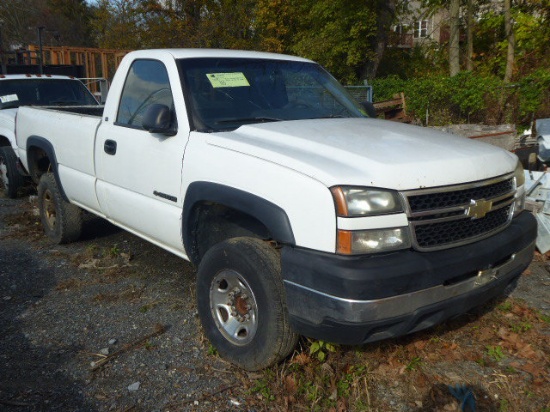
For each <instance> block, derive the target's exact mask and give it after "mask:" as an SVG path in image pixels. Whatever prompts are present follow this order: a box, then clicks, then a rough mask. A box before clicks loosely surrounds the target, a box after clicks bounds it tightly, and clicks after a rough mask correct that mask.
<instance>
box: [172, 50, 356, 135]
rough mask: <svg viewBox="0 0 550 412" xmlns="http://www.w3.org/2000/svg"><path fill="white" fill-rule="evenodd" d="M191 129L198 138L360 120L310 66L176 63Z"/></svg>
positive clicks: (339, 90) (347, 99) (341, 92)
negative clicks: (277, 124) (282, 124)
mask: <svg viewBox="0 0 550 412" xmlns="http://www.w3.org/2000/svg"><path fill="white" fill-rule="evenodd" d="M178 65H179V69H180V74H181V77H182V83H183V84H184V87H185V90H186V98H187V104H188V105H189V106H190V112H191V116H192V119H193V123H194V127H195V128H196V129H197V130H199V131H203V132H214V131H222V130H234V129H236V128H238V127H240V126H242V125H244V124H251V123H262V122H270V121H279V120H299V119H321V118H336V117H365V116H366V114H365V113H364V110H363V109H362V108H361V106H360V105H359V104H358V103H357V102H356V101H355V100H354V99H353V98H352V97H351V96H350V95H349V94H348V93H347V92H346V91H345V89H344V88H343V87H342V86H341V85H340V84H339V83H338V82H337V81H336V80H335V79H334V78H333V77H332V76H331V75H330V74H328V73H327V72H326V71H325V70H324V69H323V68H321V67H320V66H319V65H317V64H315V63H304V62H296V61H283V60H269V59H265V60H261V59H234V58H233V59H227V58H197V59H182V60H179V61H178Z"/></svg>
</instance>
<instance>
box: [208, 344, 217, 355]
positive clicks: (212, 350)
mask: <svg viewBox="0 0 550 412" xmlns="http://www.w3.org/2000/svg"><path fill="white" fill-rule="evenodd" d="M208 354H209V355H210V356H218V350H217V349H216V348H215V347H214V346H213V345H212V344H209V345H208Z"/></svg>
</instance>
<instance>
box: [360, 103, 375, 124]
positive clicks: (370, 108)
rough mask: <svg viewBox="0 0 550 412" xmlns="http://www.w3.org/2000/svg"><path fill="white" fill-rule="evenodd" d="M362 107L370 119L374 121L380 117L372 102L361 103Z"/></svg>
mask: <svg viewBox="0 0 550 412" xmlns="http://www.w3.org/2000/svg"><path fill="white" fill-rule="evenodd" d="M361 106H363V109H365V111H366V112H367V114H368V115H369V117H372V118H374V119H376V118H377V117H378V116H377V115H376V109H375V108H374V104H372V102H369V101H368V100H365V101H364V102H361Z"/></svg>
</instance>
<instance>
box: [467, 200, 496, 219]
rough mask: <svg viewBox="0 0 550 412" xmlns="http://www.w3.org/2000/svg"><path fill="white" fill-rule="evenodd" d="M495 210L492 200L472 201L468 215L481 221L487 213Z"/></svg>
mask: <svg viewBox="0 0 550 412" xmlns="http://www.w3.org/2000/svg"><path fill="white" fill-rule="evenodd" d="M492 208H493V202H491V201H490V200H485V199H480V200H474V199H472V200H470V206H469V207H468V209H466V215H468V216H469V217H471V218H472V219H481V218H482V217H485V215H486V214H487V213H489V212H490V211H491V209H492Z"/></svg>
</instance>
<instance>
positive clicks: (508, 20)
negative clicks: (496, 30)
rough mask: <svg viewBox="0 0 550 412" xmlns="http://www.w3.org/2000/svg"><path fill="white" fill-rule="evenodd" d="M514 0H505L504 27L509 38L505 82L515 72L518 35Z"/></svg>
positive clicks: (507, 81) (508, 80)
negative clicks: (514, 24)
mask: <svg viewBox="0 0 550 412" xmlns="http://www.w3.org/2000/svg"><path fill="white" fill-rule="evenodd" d="M511 3H512V1H511V0H504V29H505V30H506V39H507V40H508V52H507V54H506V71H505V73H504V82H505V83H509V82H510V80H512V75H513V74H514V54H515V50H516V37H515V36H514V27H513V24H512V11H511V7H512V4H511Z"/></svg>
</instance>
